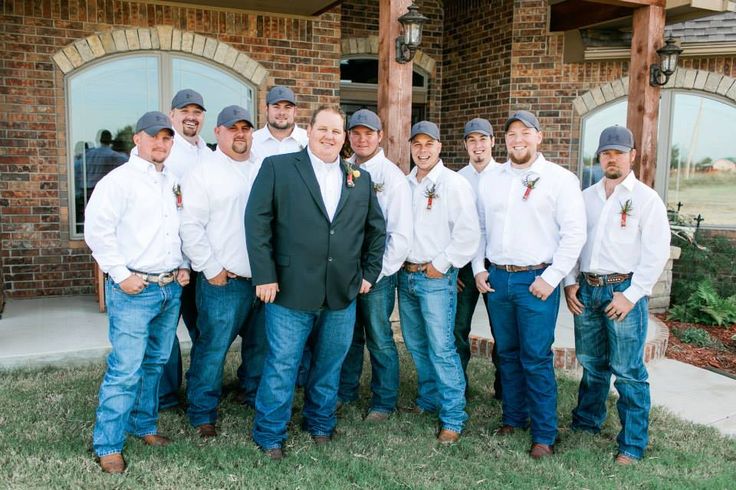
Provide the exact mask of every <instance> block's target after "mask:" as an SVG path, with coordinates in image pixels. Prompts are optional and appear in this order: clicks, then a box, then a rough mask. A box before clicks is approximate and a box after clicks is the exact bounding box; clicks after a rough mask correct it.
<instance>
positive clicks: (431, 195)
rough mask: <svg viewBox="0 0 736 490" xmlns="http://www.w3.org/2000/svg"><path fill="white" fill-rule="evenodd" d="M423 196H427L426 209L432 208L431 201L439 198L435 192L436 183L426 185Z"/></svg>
mask: <svg viewBox="0 0 736 490" xmlns="http://www.w3.org/2000/svg"><path fill="white" fill-rule="evenodd" d="M424 197H426V198H427V209H432V201H434V200H435V199H439V198H440V196H439V194H437V184H432V185H431V186H430V187H427V188H426V189H425V191H424Z"/></svg>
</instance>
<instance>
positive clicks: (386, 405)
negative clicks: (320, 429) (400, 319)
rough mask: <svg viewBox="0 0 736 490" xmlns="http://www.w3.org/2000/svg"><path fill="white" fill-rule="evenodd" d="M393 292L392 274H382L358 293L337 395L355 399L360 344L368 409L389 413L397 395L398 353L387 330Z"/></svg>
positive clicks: (357, 387)
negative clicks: (366, 367)
mask: <svg viewBox="0 0 736 490" xmlns="http://www.w3.org/2000/svg"><path fill="white" fill-rule="evenodd" d="M395 295H396V274H394V275H392V276H388V277H384V278H382V279H381V280H380V281H378V283H377V284H376V285H375V286H373V288H371V290H370V291H369V292H368V293H367V294H361V295H358V305H357V321H356V322H355V332H354V334H353V343H352V344H351V345H350V350H349V351H348V355H347V357H346V358H345V362H344V363H343V365H342V371H341V373H340V390H339V391H338V394H337V396H338V398H339V399H340V400H341V401H344V402H349V401H354V400H357V399H358V389H359V388H360V375H361V373H362V371H363V348H364V347H365V346H366V345H367V346H368V352H369V353H370V357H371V392H372V393H373V398H372V399H371V408H370V410H371V411H375V412H383V413H390V412H393V411H394V410H395V409H396V399H397V398H398V396H399V353H398V351H397V350H396V343H395V342H394V334H393V331H392V330H391V319H390V318H391V313H392V312H393V310H394V300H395Z"/></svg>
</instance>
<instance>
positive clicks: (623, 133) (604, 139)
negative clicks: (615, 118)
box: [595, 125, 634, 155]
mask: <svg viewBox="0 0 736 490" xmlns="http://www.w3.org/2000/svg"><path fill="white" fill-rule="evenodd" d="M632 148H634V135H633V134H631V131H629V129H628V128H625V127H623V126H618V125H616V126H609V127H607V128H606V129H604V130H603V132H602V133H601V137H600V139H599V140H598V149H597V150H596V152H595V154H596V155H598V154H600V152H602V151H606V150H618V151H622V152H624V153H628V152H630V151H631V149H632Z"/></svg>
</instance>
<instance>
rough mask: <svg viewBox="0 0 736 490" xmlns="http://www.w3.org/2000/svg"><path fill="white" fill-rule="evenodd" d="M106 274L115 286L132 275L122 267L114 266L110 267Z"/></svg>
mask: <svg viewBox="0 0 736 490" xmlns="http://www.w3.org/2000/svg"><path fill="white" fill-rule="evenodd" d="M108 274H109V276H110V277H112V280H113V281H115V282H116V283H117V284H120V283H121V282H123V281H124V280H126V279H127V278H129V277H130V276H131V275H132V273H131V272H130V271H129V270H128V268H127V267H125V266H124V265H116V266H115V267H112V268H111V269H110V271H109V272H108Z"/></svg>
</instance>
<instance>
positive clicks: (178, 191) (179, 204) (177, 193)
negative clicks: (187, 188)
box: [171, 184, 183, 208]
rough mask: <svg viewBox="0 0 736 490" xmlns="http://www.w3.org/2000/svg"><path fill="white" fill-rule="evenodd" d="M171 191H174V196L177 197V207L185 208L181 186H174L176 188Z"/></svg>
mask: <svg viewBox="0 0 736 490" xmlns="http://www.w3.org/2000/svg"><path fill="white" fill-rule="evenodd" d="M171 190H172V191H174V196H175V197H176V207H177V208H181V207H182V206H183V203H182V200H181V186H180V185H179V184H174V187H173V188H172V189H171Z"/></svg>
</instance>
